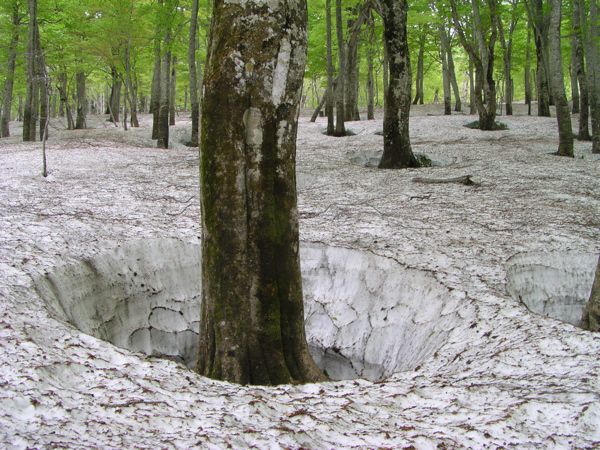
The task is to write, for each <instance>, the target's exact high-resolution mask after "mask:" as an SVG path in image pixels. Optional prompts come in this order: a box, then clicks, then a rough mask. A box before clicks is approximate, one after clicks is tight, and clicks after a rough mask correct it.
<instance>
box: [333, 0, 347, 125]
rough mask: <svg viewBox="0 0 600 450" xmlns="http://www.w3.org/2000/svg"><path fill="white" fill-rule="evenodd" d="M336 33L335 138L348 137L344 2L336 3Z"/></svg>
mask: <svg viewBox="0 0 600 450" xmlns="http://www.w3.org/2000/svg"><path fill="white" fill-rule="evenodd" d="M335 32H336V36H337V44H338V61H339V62H338V64H339V72H338V83H337V87H336V89H335V130H334V132H333V135H334V136H346V127H345V125H344V106H345V105H344V90H345V89H346V87H345V86H346V81H345V79H344V78H345V74H346V52H345V45H344V30H343V28H342V0H336V2H335Z"/></svg>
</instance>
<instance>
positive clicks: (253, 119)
mask: <svg viewBox="0 0 600 450" xmlns="http://www.w3.org/2000/svg"><path fill="white" fill-rule="evenodd" d="M242 120H243V122H244V129H245V131H246V144H247V145H250V146H260V145H261V144H262V141H263V133H262V127H261V121H262V114H261V112H260V109H258V108H248V109H247V110H246V111H245V112H244V117H243V119H242Z"/></svg>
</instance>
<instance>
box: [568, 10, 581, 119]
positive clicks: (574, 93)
mask: <svg viewBox="0 0 600 450" xmlns="http://www.w3.org/2000/svg"><path fill="white" fill-rule="evenodd" d="M573 3H575V2H573ZM574 8H575V5H573V11H575V9H574ZM575 15H576V14H575V12H573V17H575ZM573 28H575V27H573ZM569 76H570V77H571V103H572V105H571V113H573V114H579V102H580V101H579V86H578V81H577V32H576V31H574V32H573V35H572V36H571V63H570V65H569Z"/></svg>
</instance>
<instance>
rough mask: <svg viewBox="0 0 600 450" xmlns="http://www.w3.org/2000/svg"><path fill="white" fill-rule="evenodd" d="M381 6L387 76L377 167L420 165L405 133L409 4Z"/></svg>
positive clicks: (391, 0)
mask: <svg viewBox="0 0 600 450" xmlns="http://www.w3.org/2000/svg"><path fill="white" fill-rule="evenodd" d="M381 6H382V17H383V26H384V34H385V45H386V48H387V51H388V58H389V71H390V72H389V74H390V76H389V86H388V89H387V91H386V95H385V107H384V116H383V155H382V157H381V161H380V162H379V168H380V169H401V168H406V167H419V162H418V161H417V158H415V155H414V154H413V152H412V148H411V146H410V136H409V133H408V122H409V114H410V103H411V102H410V100H411V85H412V77H411V73H410V57H409V51H408V40H407V35H406V19H407V12H408V4H407V1H406V0H383V1H382V2H381Z"/></svg>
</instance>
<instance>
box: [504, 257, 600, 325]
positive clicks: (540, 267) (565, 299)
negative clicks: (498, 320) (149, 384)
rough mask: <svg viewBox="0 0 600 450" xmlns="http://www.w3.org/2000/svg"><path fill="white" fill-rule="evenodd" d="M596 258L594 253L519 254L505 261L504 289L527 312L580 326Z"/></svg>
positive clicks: (589, 291) (592, 279) (588, 296)
mask: <svg viewBox="0 0 600 450" xmlns="http://www.w3.org/2000/svg"><path fill="white" fill-rule="evenodd" d="M597 261H598V255H597V254H595V253H582V252H575V251H564V252H529V253H519V254H516V255H514V256H512V257H511V258H510V259H509V260H508V261H507V262H506V289H507V291H508V293H509V294H510V295H511V296H512V297H513V298H514V299H515V300H517V301H520V302H522V303H523V304H525V306H527V308H528V309H529V310H530V311H531V312H533V313H536V314H540V315H542V316H545V317H550V318H553V319H558V320H561V321H563V322H567V323H570V324H571V325H574V326H576V327H580V326H581V317H582V315H583V310H584V307H585V305H586V303H587V301H588V299H589V298H590V293H591V290H592V283H593V281H594V272H595V269H596V263H597Z"/></svg>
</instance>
